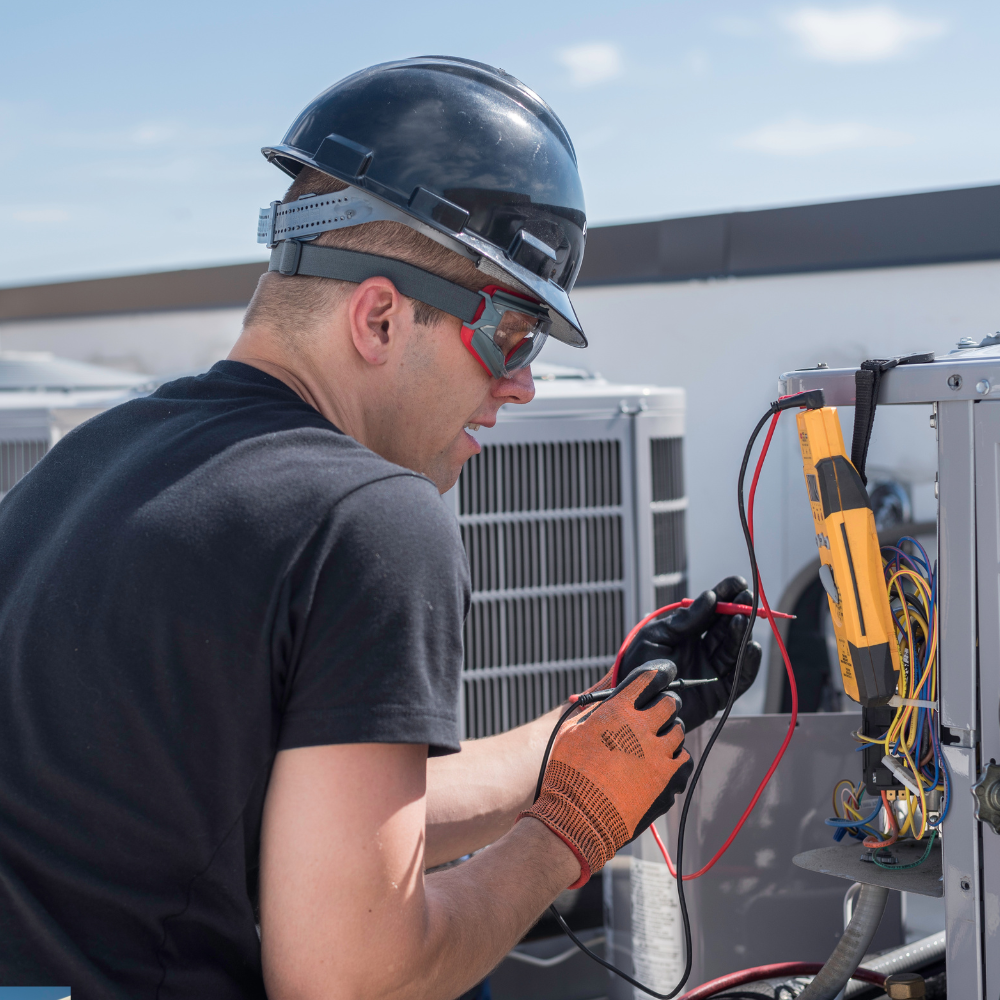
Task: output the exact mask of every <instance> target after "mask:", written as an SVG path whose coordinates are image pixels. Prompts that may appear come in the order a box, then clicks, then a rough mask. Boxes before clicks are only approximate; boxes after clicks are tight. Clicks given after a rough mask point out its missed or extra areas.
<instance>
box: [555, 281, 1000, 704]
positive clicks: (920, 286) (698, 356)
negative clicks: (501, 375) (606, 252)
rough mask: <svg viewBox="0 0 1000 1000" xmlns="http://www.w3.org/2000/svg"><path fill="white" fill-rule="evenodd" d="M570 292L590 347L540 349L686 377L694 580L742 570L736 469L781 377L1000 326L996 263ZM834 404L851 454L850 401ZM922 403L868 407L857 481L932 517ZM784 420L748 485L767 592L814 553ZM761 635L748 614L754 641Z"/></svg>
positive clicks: (616, 367)
mask: <svg viewBox="0 0 1000 1000" xmlns="http://www.w3.org/2000/svg"><path fill="white" fill-rule="evenodd" d="M574 300H575V302H576V305H577V309H578V311H579V314H580V318H581V320H582V321H583V324H584V328H585V330H586V332H587V336H588V338H589V340H590V345H591V346H590V347H589V348H588V349H587V350H585V351H579V350H574V349H573V348H569V347H566V346H564V345H562V344H558V343H555V344H552V345H551V346H547V347H546V349H545V353H544V355H543V356H544V357H545V358H546V359H547V360H550V361H553V362H562V363H566V364H569V363H573V364H577V365H580V364H583V365H586V366H587V367H589V368H591V369H593V370H596V371H599V372H600V373H601V374H602V375H604V376H606V377H607V378H609V379H612V380H614V381H623V382H636V381H645V382H653V383H657V384H661V385H680V386H683V387H684V388H685V389H687V393H688V395H687V398H688V415H687V428H688V430H687V444H686V470H685V471H686V476H687V492H688V496H689V498H690V506H689V508H688V510H689V515H688V516H689V521H688V539H689V544H690V568H691V586H692V592H693V593H697V592H698V591H700V590H703V589H705V588H706V587H710V586H712V585H713V584H714V583H716V582H717V581H718V580H720V579H722V578H723V577H724V576H726V575H728V574H730V573H733V572H742V573H744V574H745V575H749V574H748V562H747V557H746V552H745V548H744V543H743V536H742V532H741V529H740V524H739V520H738V514H737V507H736V479H737V473H738V471H739V465H740V461H741V459H742V456H743V449H744V448H745V446H746V441H747V438H748V436H749V434H750V431H751V430H752V429H753V426H754V424H755V423H756V422H757V420H758V419H759V417H760V416H761V415H762V414H763V413H764V411H765V410H766V409H767V406H768V404H769V403H770V402H771V401H772V400H773V399H775V398H776V396H777V378H778V375H779V374H780V373H781V372H783V371H788V370H790V369H794V368H803V367H811V366H813V365H815V364H816V363H817V362H820V361H825V362H826V363H827V364H829V365H830V366H831V367H841V366H851V367H854V366H857V365H858V364H859V363H860V362H861V361H863V360H865V359H866V358H872V357H892V356H893V355H896V354H902V353H906V352H910V351H918V350H935V351H939V352H941V351H947V350H950V349H951V348H953V347H954V346H955V343H956V342H957V340H958V339H959V337H962V336H971V337H975V338H976V339H977V341H978V340H979V339H981V338H982V337H984V336H986V335H987V334H992V333H993V332H995V331H996V330H998V329H1000V262H985V263H972V264H950V265H938V266H929V267H913V268H891V269H877V270H868V271H840V272H828V273H823V274H804V275H788V276H778V277H762V278H739V279H726V280H713V281H691V282H684V283H677V284H659V285H632V286H618V287H610V288H586V289H580V290H579V291H578V292H577V293H576V294H575V295H574ZM841 416H842V422H843V424H844V436H845V440H846V442H847V448H848V451H849V450H850V440H851V429H852V426H853V419H854V416H853V408H844V409H843V411H842V414H841ZM928 416H929V407H919V408H918V407H882V408H880V409H879V411H878V415H877V418H876V422H875V429H874V433H873V435H872V443H871V449H870V452H869V460H868V469H869V479H871V478H873V476H874V478H876V479H878V478H881V477H882V476H885V477H886V478H895V479H898V480H900V481H902V482H903V483H905V484H907V485H910V486H912V494H913V498H914V506H915V515H916V516H917V517H930V518H933V516H934V498H933V479H934V472H935V469H936V454H935V441H934V434H933V432H932V431H931V429H930V426H929V420H928ZM794 422H795V421H794V415H792V414H786V415H784V416H783V417H782V418H781V422H780V424H779V428H778V433H777V434H776V436H775V443H774V444H773V445H772V451H771V455H770V457H769V460H768V464H767V466H766V467H765V471H764V474H763V476H762V479H761V486H760V489H759V491H758V500H757V531H756V538H757V552H758V558H759V561H760V567H761V573H762V575H763V579H764V586H765V590H766V591H767V593H768V595H769V597H770V598H771V599H772V601H773V602H776V601H777V599H778V598H779V597H780V595H781V593H782V591H783V590H784V587H785V584H786V583H787V582H788V581H789V580H790V579H791V577H792V576H794V574H795V573H796V572H797V571H798V570H799V569H800V568H801V567H802V566H804V565H805V564H806V563H807V562H808V561H809V560H811V559H813V558H814V557H815V551H816V550H815V545H814V542H813V530H812V521H811V517H810V514H809V508H808V504H807V501H806V496H805V487H804V484H803V482H802V471H801V470H802V466H801V459H800V455H799V450H798V444H797V441H796V439H795V429H794ZM748 487H749V477H748ZM762 633H766V629H762V628H761V627H760V626H758V638H761V639H762V640H764V641H765V642H766V634H762ZM765 659H766V653H765ZM753 694H754V695H755V697H753V698H751V697H749V696H748V697H747V698H746V699H744V703H743V707H744V708H745V709H746V710H759V705H762V703H763V702H762V699H763V690H762V685H761V686H758V687H757V688H756V689H755V691H754V692H753Z"/></svg>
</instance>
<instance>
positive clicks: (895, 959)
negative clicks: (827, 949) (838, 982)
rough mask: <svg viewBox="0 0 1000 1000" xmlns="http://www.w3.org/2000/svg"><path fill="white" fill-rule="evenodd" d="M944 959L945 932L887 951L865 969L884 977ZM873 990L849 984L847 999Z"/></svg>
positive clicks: (870, 959) (867, 986)
mask: <svg viewBox="0 0 1000 1000" xmlns="http://www.w3.org/2000/svg"><path fill="white" fill-rule="evenodd" d="M942 958H944V931H939V932H938V933H937V934H931V936H930V937H925V938H921V939H920V940H919V941H914V942H913V944H907V945H904V946H903V947H902V948H896V949H895V950H893V951H887V952H886V953H885V954H884V955H879V957H878V958H869V959H868V960H867V961H866V962H865V968H866V969H871V970H872V972H881V973H882V975H884V976H889V975H892V973H894V972H912V971H913V970H914V969H919V968H920V967H921V966H923V965H930V964H931V963H932V962H938V961H940V960H941V959H942ZM868 989H871V987H870V986H869V985H868V984H867V983H857V982H854V983H848V984H847V992H846V993H845V994H844V996H845V997H854V996H857V995H858V994H859V993H861V992H863V991H864V990H868Z"/></svg>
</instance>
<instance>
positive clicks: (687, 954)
mask: <svg viewBox="0 0 1000 1000" xmlns="http://www.w3.org/2000/svg"><path fill="white" fill-rule="evenodd" d="M776 412H777V410H776V408H775V406H771V407H770V408H769V409H768V411H767V413H765V414H764V416H762V417H761V418H760V420H759V421H758V422H757V426H756V427H755V428H754V429H753V433H752V434H751V435H750V440H749V441H748V442H747V447H746V451H745V452H744V453H743V464H742V465H741V466H740V475H739V480H738V482H737V487H736V495H737V499H738V501H739V507H740V524H741V525H742V527H743V538H744V540H745V541H746V546H747V554H748V555H749V557H750V579H751V580H752V581H753V582H752V583H751V587H752V588H753V603H752V605H751V611H750V617H749V618H748V620H747V627H746V629H745V630H744V632H743V639H742V641H741V643H740V651H739V654H738V655H737V657H736V669H735V671H734V672H733V686H732V689H731V690H730V692H729V700H728V701H727V702H726V707H725V709H723V712H722V718H721V719H719V722H718V724H717V725H716V727H715V729H714V730H713V731H712V735H711V736H710V737H709V739H708V743H706V744H705V750H704V752H703V753H702V755H701V760H699V761H698V766H697V767H696V768H695V771H694V774H693V775H692V776H691V781H690V783H689V784H688V787H687V792H686V794H685V796H684V808H683V809H682V810H681V820H680V823H679V824H678V826H677V864H676V868H677V901H678V903H679V905H680V911H681V922H682V924H683V926H684V975H683V976H681V979H680V982H678V984H677V985H676V986H675V987H674V988H673V989H672V990H671V991H670V992H669V993H657V992H656V990H653V989H650V988H649V987H648V986H643V984H642V983H640V982H639V981H638V980H637V979H633V978H632V977H631V976H630V975H628V974H627V973H625V972H622V970H621V969H619V968H617V967H616V966H614V965H612V964H611V963H610V962H606V961H605V960H604V959H603V958H601V957H600V955H595V954H594V952H592V951H591V950H590V948H588V947H587V946H586V945H585V944H584V943H583V942H582V941H581V940H580V939H579V938H578V937H577V936H576V934H574V933H573V931H572V930H570V927H569V924H567V923H566V921H565V920H564V919H563V916H562V914H561V913H560V912H559V911H558V910H557V909H556V908H555V904H553V905H552V906H550V907H549V909H550V910H551V911H552V915H553V916H554V917H555V918H556V921H557V922H558V923H559V926H560V927H562V929H563V931H564V932H565V934H566V936H567V937H568V938H569V939H570V941H572V942H573V944H575V945H576V946H577V948H579V949H580V951H582V952H583V953H584V954H585V955H587V956H589V957H590V958H592V959H593V960H594V961H595V962H597V963H598V965H603V966H604V968H605V969H608V970H609V971H611V972H613V973H614V974H615V975H616V976H618V977H620V978H621V979H624V980H625V982H627V983H630V984H631V985H632V986H634V987H636V989H640V990H642V992H643V993H648V994H649V995H650V996H651V997H654V1000H672V998H673V997H675V996H677V994H678V993H680V991H681V990H682V989H683V988H684V984H685V983H686V982H687V981H688V978H689V977H690V975H691V966H692V964H693V959H694V953H693V950H692V947H691V919H690V917H689V915H688V909H687V900H686V899H685V898H684V874H683V870H682V868H681V865H682V864H683V861H684V833H685V831H686V830H687V818H688V813H689V812H690V810H691V802H692V800H693V799H694V790H695V787H696V786H697V784H698V779H699V778H700V777H701V772H702V771H703V770H704V768H705V762H706V761H707V760H708V755H709V754H710V753H711V752H712V747H714V746H715V741H716V740H717V739H718V738H719V735H720V734H721V732H722V727H723V726H724V725H725V724H726V722H727V721H728V719H729V713H730V712H731V711H732V710H733V705H734V704H735V703H736V692H737V691H738V690H739V684H740V674H742V672H743V659H744V657H745V656H746V651H747V646H749V644H750V638H751V636H752V635H753V626H754V622H755V621H756V620H757V608H758V607H759V606H760V593H759V590H760V588H759V587H758V586H757V583H758V581H757V553H756V551H755V550H754V544H753V538H752V537H751V535H750V526H749V524H747V515H746V510H745V509H744V505H743V482H744V480H745V479H746V474H747V466H748V465H749V464H750V455H751V453H752V451H753V446H754V443H755V442H756V441H757V437H758V435H759V434H760V432H761V430H762V429H763V427H764V424H766V423H767V422H768V420H770V419H771V417H772V416H773V415H774V414H775V413H776ZM577 707H578V706H576V705H570V707H569V708H567V709H566V711H565V712H563V714H562V715H561V716H560V717H559V721H558V722H557V723H556V725H555V728H554V729H553V730H552V735H551V736H549V742H548V746H546V748H545V753H544V755H543V756H542V767H541V770H540V771H539V774H538V786H537V788H536V791H535V798H536V799H537V798H538V796H539V795H541V794H542V779H543V778H544V777H545V768H546V765H547V764H548V761H549V754H550V753H551V752H552V745H553V743H555V739H556V734H557V733H558V732H559V730H560V728H561V727H562V724H563V723H564V722H565V721H566V719H567V718H568V717H569V715H570V713H571V712H573V711H574V709H576V708H577Z"/></svg>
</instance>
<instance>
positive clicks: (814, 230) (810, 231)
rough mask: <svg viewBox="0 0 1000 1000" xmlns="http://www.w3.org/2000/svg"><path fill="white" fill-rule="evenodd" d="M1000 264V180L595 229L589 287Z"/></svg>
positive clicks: (142, 301) (14, 310) (172, 298)
mask: <svg viewBox="0 0 1000 1000" xmlns="http://www.w3.org/2000/svg"><path fill="white" fill-rule="evenodd" d="M996 259H1000V184H989V185H981V186H978V187H961V188H948V189H944V190H939V191H928V192H921V193H916V194H898V195H885V196H880V197H874V198H860V199H854V200H845V201H833V202H824V203H819V204H812V205H795V206H788V207H784V208H781V207H779V208H765V209H752V210H746V211H734V212H723V213H720V212H713V213H710V214H706V215H693V216H692V215H688V216H681V217H678V218H671V219H663V220H661V221H658V222H634V223H622V224H620V225H614V226H595V227H594V228H592V229H591V230H590V231H589V233H588V237H587V253H586V256H585V258H584V262H583V268H582V270H581V272H580V277H579V279H578V281H577V287H578V288H587V287H597V286H607V285H629V284H650V283H657V282H678V281H691V280H705V279H711V278H725V277H761V276H766V275H769V274H774V275H778V274H803V273H811V272H821V271H845V270H868V269H871V268H881V267H914V266H921V265H928V264H949V263H961V262H971V261H983V260H996ZM266 267H267V263H266V261H253V262H248V263H246V264H230V265H217V266H211V267H204V268H189V269H183V270H175V271H161V272H153V273H149V274H133V275H125V276H118V277H109V278H94V279H91V280H84V281H67V282H55V283H51V284H44V285H38V284H35V285H27V286H21V287H16V288H0V324H4V323H11V322H23V321H30V320H45V319H48V320H52V319H59V318H62V319H68V318H74V317H82V316H95V317H96V316H112V315H121V314H127V313H155V312H176V311H188V310H199V311H201V310H208V309H227V308H239V307H241V306H245V305H246V304H247V303H248V302H249V301H250V298H251V296H252V295H253V291H254V288H255V287H256V284H257V279H258V278H259V277H260V275H261V274H262V273H263V272H264V270H265V269H266Z"/></svg>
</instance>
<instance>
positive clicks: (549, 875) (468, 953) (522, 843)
mask: <svg viewBox="0 0 1000 1000" xmlns="http://www.w3.org/2000/svg"><path fill="white" fill-rule="evenodd" d="M579 875H580V864H579V862H578V861H577V860H576V857H575V856H574V855H573V853H572V851H571V850H570V849H569V848H568V847H567V846H566V845H565V844H564V843H563V842H562V841H561V840H559V839H558V838H557V837H556V836H555V835H554V834H552V833H551V832H550V831H549V830H548V829H546V827H545V826H543V825H542V824H541V823H539V822H537V821H536V820H534V819H530V818H529V819H524V820H522V821H521V822H520V823H518V824H517V825H516V826H515V827H514V828H513V829H512V830H511V831H509V832H508V833H507V834H506V835H505V836H503V837H502V838H501V839H500V840H499V841H497V842H496V843H495V844H493V845H492V846H491V847H490V848H489V849H488V850H485V851H482V852H481V853H480V854H477V855H476V857H474V858H471V859H470V860H469V861H467V862H465V863H464V864H462V865H458V866H457V867H455V868H450V869H448V870H446V871H442V872H436V873H434V874H431V875H428V876H427V878H426V883H425V893H426V909H427V923H426V927H427V936H426V939H425V941H424V944H423V947H422V948H421V949H420V952H419V956H420V959H421V961H420V965H421V966H422V968H420V969H414V970H413V972H414V974H413V977H412V979H411V980H410V982H409V983H407V984H406V985H405V986H403V987H402V988H401V989H400V990H399V991H398V993H397V992H396V991H393V992H390V993H385V994H379V995H380V996H382V995H384V996H386V997H391V998H396V997H397V996H398V997H399V1000H403V998H404V997H405V1000H448V998H450V997H455V996H459V995H461V994H462V993H463V992H465V991H466V990H468V989H469V988H470V987H472V986H474V985H475V984H476V983H477V982H479V981H480V980H481V979H482V978H483V977H484V976H486V975H487V974H488V973H489V972H490V970H491V969H493V968H494V967H495V966H496V965H497V963H499V962H500V960H501V959H502V958H503V957H504V955H506V954H507V952H508V951H510V949H511V948H513V947H514V945H515V944H517V942H518V941H519V940H520V939H521V938H522V937H523V935H524V933H525V931H526V930H527V929H528V928H529V927H530V926H531V925H532V924H533V923H534V922H535V920H536V919H537V918H538V916H539V915H540V914H541V913H542V911H543V910H544V909H545V907H547V906H548V905H549V904H550V903H551V902H552V900H553V899H555V897H556V896H557V895H558V894H559V893H560V892H561V891H562V890H563V889H565V888H566V886H568V885H572V883H573V882H575V881H576V880H577V878H579Z"/></svg>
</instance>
